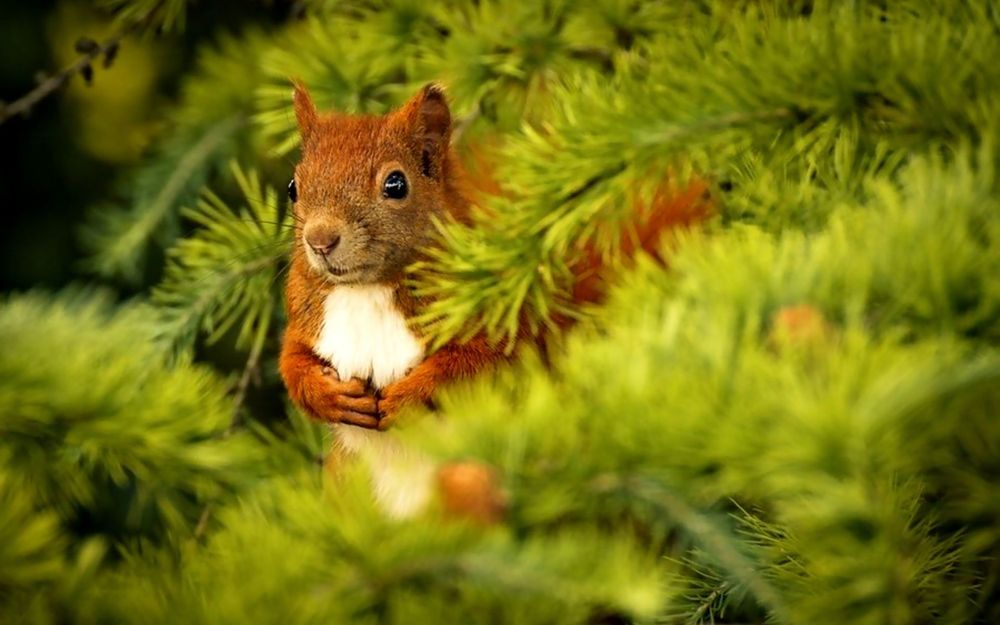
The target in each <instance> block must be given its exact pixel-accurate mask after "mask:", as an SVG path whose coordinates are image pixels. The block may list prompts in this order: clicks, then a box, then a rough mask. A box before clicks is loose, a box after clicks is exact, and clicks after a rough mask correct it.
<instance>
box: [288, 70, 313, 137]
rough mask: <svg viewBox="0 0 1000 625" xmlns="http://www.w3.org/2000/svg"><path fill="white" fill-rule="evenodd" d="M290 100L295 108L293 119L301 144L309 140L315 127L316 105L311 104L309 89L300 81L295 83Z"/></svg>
mask: <svg viewBox="0 0 1000 625" xmlns="http://www.w3.org/2000/svg"><path fill="white" fill-rule="evenodd" d="M292 102H293V104H294V108H295V120H296V121H297V122H298V124H299V134H300V135H301V136H302V144H303V145H305V144H306V143H308V142H309V138H310V137H311V136H312V133H313V130H314V129H315V128H316V120H317V118H318V115H317V114H316V106H315V105H314V104H313V101H312V97H311V96H310V95H309V91H308V90H307V89H306V88H305V85H303V84H302V83H300V82H296V83H295V92H294V94H293V95H292Z"/></svg>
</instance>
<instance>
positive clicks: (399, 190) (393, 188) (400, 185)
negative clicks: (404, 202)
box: [382, 171, 408, 200]
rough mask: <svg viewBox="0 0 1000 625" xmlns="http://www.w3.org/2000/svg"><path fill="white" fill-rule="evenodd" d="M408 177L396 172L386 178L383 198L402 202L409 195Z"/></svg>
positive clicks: (383, 184)
mask: <svg viewBox="0 0 1000 625" xmlns="http://www.w3.org/2000/svg"><path fill="white" fill-rule="evenodd" d="M407 191H408V189H407V185H406V176H404V175H403V172H401V171H394V172H392V173H390V174H389V175H388V176H386V177H385V182H383V183H382V197H387V198H389V199H390V200H401V199H403V198H404V197H406V193H407Z"/></svg>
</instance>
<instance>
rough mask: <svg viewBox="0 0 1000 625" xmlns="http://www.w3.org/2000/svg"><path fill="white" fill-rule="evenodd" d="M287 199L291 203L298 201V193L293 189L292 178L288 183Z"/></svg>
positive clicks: (293, 179)
mask: <svg viewBox="0 0 1000 625" xmlns="http://www.w3.org/2000/svg"><path fill="white" fill-rule="evenodd" d="M288 199H290V200H291V201H292V202H295V200H297V199H299V191H298V189H296V188H295V178H292V181H291V182H289V183H288Z"/></svg>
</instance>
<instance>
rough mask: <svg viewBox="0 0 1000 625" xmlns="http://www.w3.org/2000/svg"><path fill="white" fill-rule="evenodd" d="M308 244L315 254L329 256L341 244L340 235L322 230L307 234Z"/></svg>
mask: <svg viewBox="0 0 1000 625" xmlns="http://www.w3.org/2000/svg"><path fill="white" fill-rule="evenodd" d="M305 239H306V243H307V244H308V245H309V247H311V248H312V249H313V251H314V252H316V253H317V254H320V255H322V256H327V255H329V254H330V252H332V251H333V250H335V249H336V248H337V245H338V244H339V243H340V233H339V232H334V231H333V230H321V231H318V232H317V231H313V232H308V233H306V236H305Z"/></svg>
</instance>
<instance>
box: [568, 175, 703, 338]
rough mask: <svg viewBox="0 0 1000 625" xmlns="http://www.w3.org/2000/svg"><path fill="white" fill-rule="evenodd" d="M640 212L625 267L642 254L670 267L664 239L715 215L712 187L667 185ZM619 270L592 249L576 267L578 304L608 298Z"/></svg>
mask: <svg viewBox="0 0 1000 625" xmlns="http://www.w3.org/2000/svg"><path fill="white" fill-rule="evenodd" d="M637 208H638V209H639V210H636V211H635V213H636V215H638V216H639V217H638V219H637V221H636V223H634V224H632V225H631V226H630V227H628V228H625V229H624V232H623V234H622V239H621V242H620V243H619V250H620V258H621V260H622V261H623V263H624V265H625V266H628V265H630V264H631V263H632V261H633V259H634V258H635V256H636V254H637V253H638V252H639V251H642V252H645V253H647V254H649V255H651V256H653V257H654V258H655V259H656V260H658V261H659V262H661V263H663V264H666V259H665V258H663V255H662V250H663V247H662V245H661V242H662V240H663V237H664V235H666V234H667V233H669V232H671V231H676V230H682V229H687V228H692V227H694V226H696V225H697V224H699V223H701V222H703V221H705V220H706V219H708V217H710V216H711V215H712V202H711V198H710V197H709V194H708V185H707V184H706V183H705V182H704V181H703V180H697V179H696V180H694V181H692V182H690V183H688V185H687V186H686V187H683V188H680V189H678V188H677V187H676V186H674V185H671V184H670V183H666V184H664V185H663V186H662V187H661V188H660V189H659V190H657V192H656V193H655V194H654V195H653V199H652V201H651V202H650V203H649V206H638V207H637ZM618 269H620V266H617V265H616V266H611V265H609V263H608V262H607V261H606V260H605V258H604V257H602V255H601V254H599V253H598V252H597V251H596V250H595V249H591V250H590V251H589V252H588V253H587V254H586V255H585V256H584V258H583V260H581V261H580V262H579V263H577V264H576V265H575V266H574V267H573V274H574V275H575V276H576V283H575V284H574V286H573V302H574V304H579V305H581V306H585V305H588V304H598V303H600V302H601V301H602V300H603V299H604V297H605V295H606V294H607V291H608V288H609V286H610V283H611V282H613V281H614V279H615V278H616V274H617V273H619V272H618ZM567 321H568V320H567ZM560 325H564V324H560Z"/></svg>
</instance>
